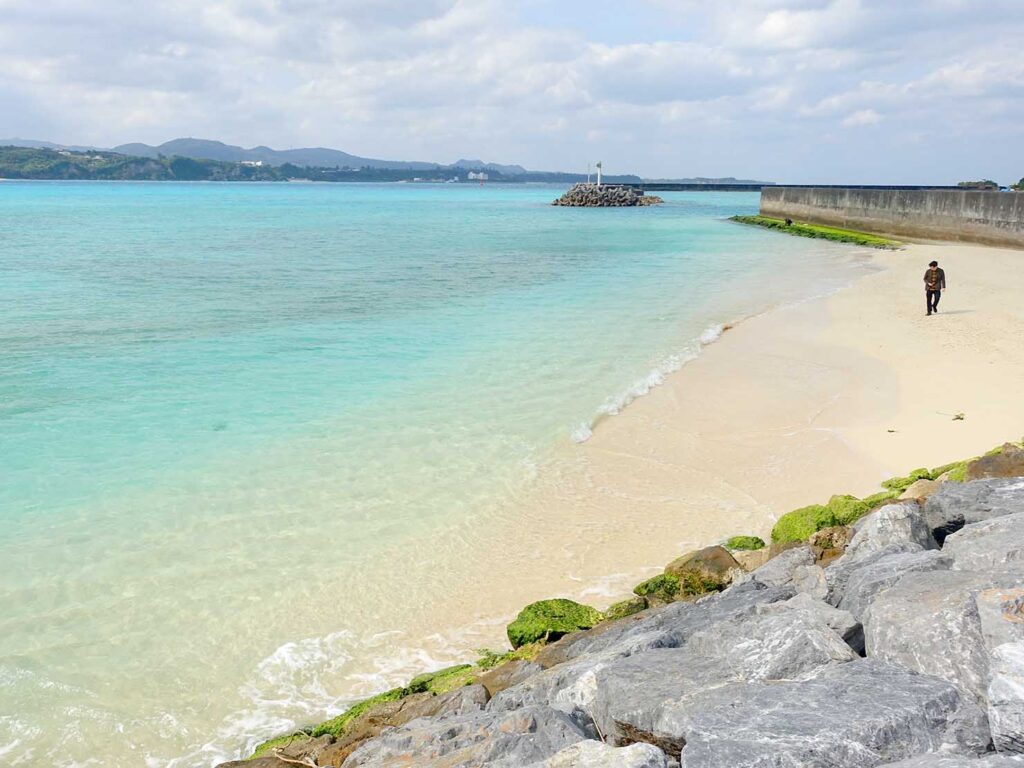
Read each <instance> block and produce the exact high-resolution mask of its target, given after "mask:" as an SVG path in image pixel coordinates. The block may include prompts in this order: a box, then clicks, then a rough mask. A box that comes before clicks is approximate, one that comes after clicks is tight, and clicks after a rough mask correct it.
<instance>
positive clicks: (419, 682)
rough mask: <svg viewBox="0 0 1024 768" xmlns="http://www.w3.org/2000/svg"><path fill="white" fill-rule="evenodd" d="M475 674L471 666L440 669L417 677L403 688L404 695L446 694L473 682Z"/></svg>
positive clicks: (460, 665)
mask: <svg viewBox="0 0 1024 768" xmlns="http://www.w3.org/2000/svg"><path fill="white" fill-rule="evenodd" d="M474 675H475V673H474V672H473V665H472V664H457V665H455V666H454V667H447V668H446V669H440V670H438V671H437V672H427V673H425V674H422V675H417V676H416V677H414V678H413V679H412V680H410V681H409V684H408V685H407V686H406V687H405V688H404V695H406V696H408V695H409V694H412V693H433V694H435V695H436V694H440V693H448V691H453V690H455V689H456V688H461V687H462V686H464V685H470V684H472V682H473V678H474Z"/></svg>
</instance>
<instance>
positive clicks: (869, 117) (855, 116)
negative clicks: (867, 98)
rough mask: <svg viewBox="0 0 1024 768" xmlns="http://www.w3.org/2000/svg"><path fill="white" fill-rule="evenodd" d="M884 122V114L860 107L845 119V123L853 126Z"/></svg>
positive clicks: (847, 125) (849, 126)
mask: <svg viewBox="0 0 1024 768" xmlns="http://www.w3.org/2000/svg"><path fill="white" fill-rule="evenodd" d="M880 122H882V116H881V115H880V114H878V113H877V112H875V110H873V109H858V110H857V111H856V112H851V113H850V114H849V115H847V116H846V118H845V119H844V120H843V125H845V126H846V127H848V128H853V127H857V126H861V125H875V123H880Z"/></svg>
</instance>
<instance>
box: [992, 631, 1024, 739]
mask: <svg viewBox="0 0 1024 768" xmlns="http://www.w3.org/2000/svg"><path fill="white" fill-rule="evenodd" d="M990 675H991V682H990V683H989V686H988V719H989V727H990V729H991V731H992V742H993V744H995V747H996V749H997V750H998V751H999V752H1010V753H1015V754H1020V755H1024V642H1017V643H1005V644H1004V645H1000V646H997V647H996V648H993V649H992V657H991V665H990ZM1022 759H1024V758H1022Z"/></svg>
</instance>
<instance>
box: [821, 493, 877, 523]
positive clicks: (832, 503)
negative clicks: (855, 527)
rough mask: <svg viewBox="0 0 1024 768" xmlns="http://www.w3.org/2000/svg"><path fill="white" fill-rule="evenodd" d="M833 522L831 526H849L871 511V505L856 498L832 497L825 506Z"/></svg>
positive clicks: (845, 496)
mask: <svg viewBox="0 0 1024 768" xmlns="http://www.w3.org/2000/svg"><path fill="white" fill-rule="evenodd" d="M826 506H827V507H828V509H829V511H830V512H831V513H832V517H833V519H834V520H835V523H833V525H850V524H852V523H854V522H856V521H857V520H859V519H860V518H862V517H863V516H864V515H866V514H867V513H868V512H870V511H871V510H872V504H871V503H870V502H868V501H866V500H861V499H858V498H857V497H856V496H850V495H846V494H844V495H841V496H833V497H832V498H831V499H829V500H828V504H827V505H826Z"/></svg>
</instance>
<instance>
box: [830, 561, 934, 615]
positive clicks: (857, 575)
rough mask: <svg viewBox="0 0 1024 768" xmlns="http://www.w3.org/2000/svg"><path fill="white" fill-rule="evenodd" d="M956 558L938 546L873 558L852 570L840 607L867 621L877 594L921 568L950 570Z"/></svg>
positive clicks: (924, 569)
mask: <svg viewBox="0 0 1024 768" xmlns="http://www.w3.org/2000/svg"><path fill="white" fill-rule="evenodd" d="M952 565H953V559H952V558H951V557H949V556H948V555H946V554H945V553H943V552H939V551H937V550H934V549H929V550H924V551H921V552H899V553H896V554H891V555H885V556H883V557H879V558H872V559H870V560H869V561H868V562H866V563H862V564H861V566H860V567H859V568H854V569H852V571H851V573H850V577H849V580H848V581H847V582H846V588H845V589H844V590H843V594H842V597H841V598H840V600H839V602H838V607H839V608H842V609H843V610H845V611H849V612H850V613H851V614H852V615H853V617H854V618H855V619H857V621H863V620H864V616H865V614H866V613H867V609H868V607H869V606H870V605H871V603H872V602H874V600H875V597H877V596H878V595H879V594H881V593H882V592H883V591H884V590H886V589H888V588H889V587H891V586H892V585H893V584H896V583H897V582H898V581H899V580H900V579H902V578H903V577H904V576H905V575H906V574H908V573H916V572H920V571H948V570H949V569H950V567H951V566H952Z"/></svg>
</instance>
